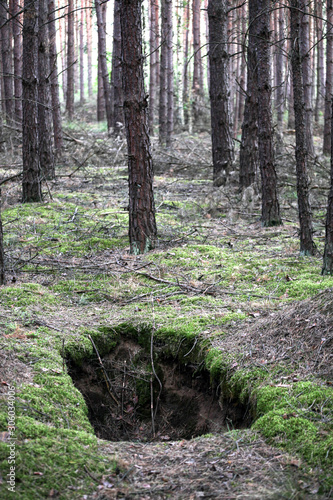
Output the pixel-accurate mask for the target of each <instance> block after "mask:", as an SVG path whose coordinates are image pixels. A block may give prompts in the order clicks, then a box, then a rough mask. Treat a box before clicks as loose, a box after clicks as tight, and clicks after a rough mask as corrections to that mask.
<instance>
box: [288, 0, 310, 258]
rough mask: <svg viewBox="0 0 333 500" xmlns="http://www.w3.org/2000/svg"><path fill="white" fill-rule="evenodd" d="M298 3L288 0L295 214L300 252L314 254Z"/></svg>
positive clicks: (296, 0) (297, 1)
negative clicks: (298, 223) (292, 94)
mask: <svg viewBox="0 0 333 500" xmlns="http://www.w3.org/2000/svg"><path fill="white" fill-rule="evenodd" d="M301 7H302V4H301V1H300V0H290V39H291V66H292V75H293V88H294V109H295V131H296V149H295V155H296V176H297V199H298V214H299V221H300V252H301V254H303V255H314V254H315V250H316V248H315V245H314V242H313V229H312V214H311V207H310V201H309V181H308V173H307V153H308V149H307V143H306V135H305V104H304V91H303V73H302V58H301V50H300V29H301V15H302V13H301V12H302V11H301Z"/></svg>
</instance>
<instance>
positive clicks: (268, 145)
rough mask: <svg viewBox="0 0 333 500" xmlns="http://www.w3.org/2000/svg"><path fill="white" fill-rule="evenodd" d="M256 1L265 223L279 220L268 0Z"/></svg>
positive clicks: (262, 204) (262, 194) (262, 188)
mask: <svg viewBox="0 0 333 500" xmlns="http://www.w3.org/2000/svg"><path fill="white" fill-rule="evenodd" d="M249 1H251V0H249ZM254 1H257V3H258V10H257V16H256V19H255V21H254V25H255V28H254V29H255V33H256V36H255V39H254V40H255V45H256V53H257V65H256V66H257V72H258V75H257V82H258V94H257V95H258V115H257V116H258V148H259V166H260V175H261V198H262V202H261V207H262V208H261V223H262V225H263V226H265V227H269V226H277V225H280V224H282V220H281V216H280V206H279V200H278V196H277V176H276V171H275V165H274V146H273V129H272V110H271V94H272V89H271V76H270V63H271V61H270V12H271V10H270V7H271V6H270V0H254Z"/></svg>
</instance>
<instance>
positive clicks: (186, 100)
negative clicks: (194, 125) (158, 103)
mask: <svg viewBox="0 0 333 500" xmlns="http://www.w3.org/2000/svg"><path fill="white" fill-rule="evenodd" d="M189 25H190V3H189V0H187V3H186V5H185V7H184V70H183V107H184V122H185V125H188V124H189V115H190V102H189V101H190V100H189V93H188V65H189V59H188V52H189V41H188V38H189Z"/></svg>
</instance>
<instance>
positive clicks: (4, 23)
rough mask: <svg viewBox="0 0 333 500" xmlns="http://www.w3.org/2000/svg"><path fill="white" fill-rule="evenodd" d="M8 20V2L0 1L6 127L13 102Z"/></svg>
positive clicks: (10, 122) (12, 116) (10, 117)
mask: <svg viewBox="0 0 333 500" xmlns="http://www.w3.org/2000/svg"><path fill="white" fill-rule="evenodd" d="M10 31H11V30H10V23H9V20H8V0H0V35H1V56H2V73H3V82H4V99H5V109H6V120H7V123H8V125H11V124H12V123H13V118H14V101H13V71H12V58H11V56H12V54H11V33H10Z"/></svg>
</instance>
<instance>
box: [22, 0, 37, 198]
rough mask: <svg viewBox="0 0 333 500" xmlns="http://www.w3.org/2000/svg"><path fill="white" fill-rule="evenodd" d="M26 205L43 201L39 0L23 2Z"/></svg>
mask: <svg viewBox="0 0 333 500" xmlns="http://www.w3.org/2000/svg"><path fill="white" fill-rule="evenodd" d="M22 99H23V120H22V123H23V127H22V142H23V145H22V156H23V182H22V188H23V195H22V201H23V202H36V201H42V188H41V178H40V168H39V155H38V106H37V102H38V0H24V19H23V72H22Z"/></svg>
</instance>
